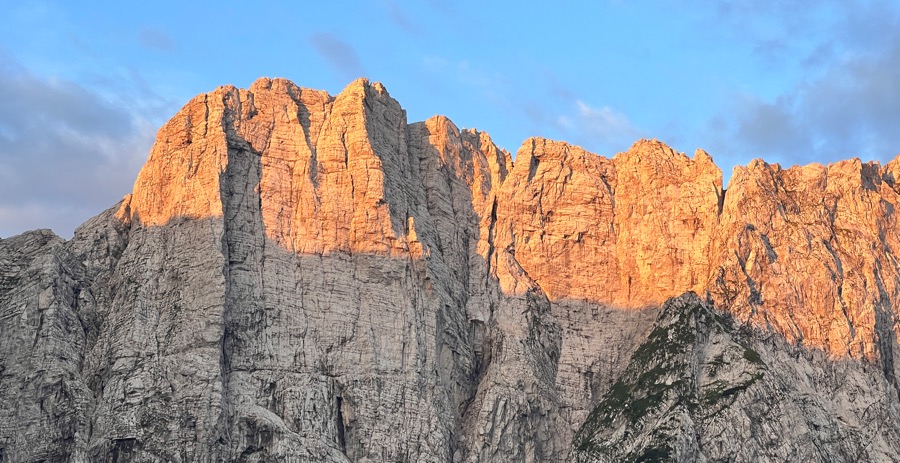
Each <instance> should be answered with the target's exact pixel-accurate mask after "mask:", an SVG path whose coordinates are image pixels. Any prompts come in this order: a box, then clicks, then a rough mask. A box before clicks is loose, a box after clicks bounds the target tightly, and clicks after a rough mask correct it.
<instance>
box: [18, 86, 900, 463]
mask: <svg viewBox="0 0 900 463" xmlns="http://www.w3.org/2000/svg"><path fill="white" fill-rule="evenodd" d="M898 171H900V162H898V161H897V160H895V161H892V162H890V163H888V164H887V165H884V166H881V165H879V164H877V163H861V162H860V161H859V160H858V159H853V160H848V161H843V162H839V163H835V164H832V165H829V166H821V165H817V164H812V165H809V166H804V167H793V168H790V169H782V168H781V167H780V166H778V165H777V164H775V165H772V164H767V163H765V162H763V161H754V162H752V163H751V164H750V165H749V166H746V167H737V168H735V171H734V173H733V175H732V180H731V183H730V185H729V188H728V190H727V192H726V191H725V190H724V189H723V187H722V174H721V171H720V170H719V168H718V167H716V165H715V164H714V163H713V161H712V158H711V157H710V156H709V155H708V154H706V153H705V152H703V151H699V150H698V151H697V153H696V154H695V155H694V156H693V158H689V157H687V156H685V155H684V154H682V153H678V152H675V151H673V150H672V149H670V148H669V147H667V146H665V145H664V144H662V143H660V142H657V141H648V140H641V141H638V142H637V143H635V144H634V146H632V147H631V149H629V150H628V151H626V152H623V153H619V154H617V155H615V156H614V157H612V158H605V157H601V156H598V155H595V154H592V153H588V152H585V151H584V150H582V149H581V148H578V147H576V146H572V145H568V144H566V143H563V142H556V141H550V140H545V139H540V138H532V139H529V140H526V141H525V143H524V144H523V145H522V147H521V148H520V149H519V151H518V153H517V154H516V156H515V160H514V161H513V158H512V156H511V155H510V154H509V153H508V152H506V151H504V150H503V149H501V148H499V147H497V146H496V145H495V144H494V143H493V142H492V141H491V139H490V137H489V136H488V135H487V134H485V133H483V132H478V131H475V130H467V129H463V130H460V129H459V128H457V127H456V126H455V125H454V124H453V123H452V122H450V121H449V120H447V119H446V118H444V117H440V116H436V117H433V118H431V119H429V120H427V121H425V122H417V123H412V124H409V123H408V122H407V120H406V115H405V112H404V111H403V109H402V108H401V107H400V105H399V104H398V103H397V102H396V101H395V100H393V99H392V98H391V97H390V96H389V95H388V93H387V91H386V90H385V88H384V87H383V86H382V85H381V84H377V83H374V84H373V83H369V82H368V81H366V80H357V81H355V82H353V83H352V84H350V85H349V86H348V87H347V88H346V89H345V90H344V91H342V92H341V93H340V94H338V95H337V96H331V95H329V94H327V93H325V92H322V91H316V90H309V89H304V88H300V87H298V86H296V85H294V84H293V83H291V82H289V81H286V80H283V79H275V80H270V79H260V80H258V81H256V82H255V83H254V84H253V85H252V86H251V87H250V88H249V89H246V90H244V89H237V88H234V87H230V86H228V87H220V88H219V89H217V90H215V91H214V92H211V93H208V94H204V95H200V96H198V97H196V98H194V99H193V100H191V101H190V102H188V103H187V104H186V105H185V106H184V108H182V109H181V111H179V112H178V114H176V115H175V116H174V117H173V118H172V119H171V120H170V121H169V122H168V123H166V124H165V126H163V127H162V129H160V131H159V134H158V136H157V141H156V144H155V145H154V147H153V149H152V151H151V153H150V155H149V158H148V160H147V163H146V165H145V166H144V168H143V170H142V171H141V173H140V174H139V176H138V179H137V181H136V182H135V185H134V190H133V192H132V194H130V195H128V196H126V197H125V198H124V199H123V200H122V201H121V202H120V203H119V204H117V205H115V206H113V207H112V208H111V209H109V210H107V211H106V212H103V213H101V214H100V215H98V216H97V217H95V218H93V219H91V220H89V221H88V222H87V223H85V224H84V225H82V226H81V227H80V228H79V229H78V230H77V231H76V232H75V236H74V237H73V238H72V239H71V240H69V241H65V240H62V239H60V238H59V237H57V236H56V235H54V234H53V233H52V232H50V231H47V230H41V231H34V232H28V233H24V234H22V235H19V236H15V237H11V238H6V239H2V240H0V461H2V462H4V463H5V462H26V461H27V462H30V461H46V462H82V461H109V462H124V461H141V462H163V461H165V462H195V461H203V462H206V461H216V462H219V461H240V462H269V461H279V462H320V461H326V462H364V461H379V462H380V461H406V462H511V461H516V462H518V461H526V462H532V461H534V462H536V461H540V462H562V461H584V462H587V461H597V462H619V461H648V462H649V461H678V462H695V461H709V462H712V461H731V462H743V461H747V462H782V461H804V462H858V461H885V462H888V461H897V459H898V458H900V394H898V386H897V377H898V371H900V370H898V369H900V366H898V364H897V362H895V359H896V358H897V354H898V344H897V331H898V326H897V317H898V302H900V264H898V259H897V256H896V255H895V250H896V249H900V240H898V238H900V229H898V222H897V219H896V218H895V216H894V214H895V210H894V208H895V206H896V205H897V204H898V200H900V196H898V190H900V186H898V185H897V184H896V183H895V179H897V178H898V177H897V174H898ZM667 301H668V302H667Z"/></svg>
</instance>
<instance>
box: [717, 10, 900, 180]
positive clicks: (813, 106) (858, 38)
mask: <svg viewBox="0 0 900 463" xmlns="http://www.w3.org/2000/svg"><path fill="white" fill-rule="evenodd" d="M871 3H872V4H868V3H867V4H866V6H865V7H860V8H856V7H852V8H851V7H849V6H848V7H842V9H841V10H840V12H842V13H841V14H840V18H841V19H840V20H839V21H838V22H837V23H835V24H834V25H832V26H831V29H830V30H831V31H832V33H831V34H829V37H830V38H829V39H828V40H826V41H823V42H822V43H820V44H818V45H817V46H814V47H813V48H812V52H811V53H810V54H809V56H808V57H807V59H806V60H805V61H804V62H803V63H802V64H803V65H804V66H810V67H814V68H815V69H816V72H814V73H810V74H809V77H807V78H806V79H804V80H801V81H798V82H796V83H795V84H794V85H792V86H791V87H789V88H787V89H785V90H784V91H782V92H781V94H780V95H779V96H777V97H774V98H764V97H761V96H757V95H753V94H747V93H746V92H743V93H738V94H736V95H735V96H734V98H732V100H731V102H730V104H729V105H727V107H725V108H723V109H722V111H721V113H720V114H719V115H717V116H716V117H715V118H714V119H713V121H712V122H711V123H710V128H711V130H710V133H711V139H713V141H714V144H715V145H716V146H713V149H714V150H722V151H724V152H731V153H734V154H735V155H736V156H737V157H738V158H741V159H739V161H740V162H744V161H746V160H747V159H749V158H750V157H760V156H761V157H764V158H766V159H767V160H773V161H782V162H786V161H787V160H790V162H791V163H793V162H800V163H806V162H813V161H820V162H829V161H834V160H837V159H843V158H847V157H850V156H859V157H861V158H864V159H880V160H887V159H890V158H893V157H894V156H896V155H897V153H900V112H898V111H897V108H900V92H898V91H897V88H898V87H897V83H898V82H900V32H898V31H900V12H898V9H897V8H896V7H894V8H890V7H888V5H885V4H882V3H880V2H871ZM873 5H874V6H881V7H883V8H873ZM844 8H845V9H846V11H844ZM844 13H846V14H844ZM873 31H874V34H873Z"/></svg>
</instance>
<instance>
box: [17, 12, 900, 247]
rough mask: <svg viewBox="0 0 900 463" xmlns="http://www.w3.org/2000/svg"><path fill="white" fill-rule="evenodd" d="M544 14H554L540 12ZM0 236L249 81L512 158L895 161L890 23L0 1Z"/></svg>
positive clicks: (895, 44)
mask: <svg viewBox="0 0 900 463" xmlns="http://www.w3.org/2000/svg"><path fill="white" fill-rule="evenodd" d="M554 3H555V4H554ZM3 11H4V16H5V18H4V26H3V27H2V28H0V237H9V236H11V235H15V234H18V233H21V232H23V231H26V230H30V229H36V228H52V229H53V230H54V231H55V232H56V233H57V234H59V235H60V236H62V237H64V238H69V237H71V236H72V233H73V231H74V229H75V227H76V226H78V225H79V224H81V223H82V222H84V221H85V220H87V219H88V218H90V217H91V216H93V215H96V214H98V213H100V212H102V211H103V210H105V209H107V208H109V207H111V206H112V205H114V204H115V203H116V202H117V201H119V199H121V197H122V196H124V195H125V194H127V193H129V192H130V191H131V188H132V185H133V182H134V179H135V178H136V175H137V172H138V170H139V169H140V167H141V166H142V165H143V163H144V161H145V160H146V158H147V154H148V153H149V150H150V147H151V146H152V144H153V140H154V137H155V133H156V131H157V130H158V128H159V127H160V126H161V125H162V124H163V123H164V122H165V121H166V120H167V119H168V118H170V117H172V116H173V115H174V114H175V113H176V112H177V111H178V109H179V108H180V107H181V106H182V105H183V104H185V103H186V102H187V101H188V100H189V99H190V98H191V97H193V96H194V95H197V94H199V93H203V92H208V91H212V90H214V89H215V88H216V87H217V86H219V85H224V84H233V85H236V86H238V87H243V88H246V87H248V86H249V85H250V84H251V83H252V82H253V81H254V80H256V79H257V78H258V77H262V76H267V77H285V78H288V79H290V80H292V81H294V82H295V83H296V84H298V85H300V86H302V87H308V88H316V89H324V90H327V91H328V92H329V93H331V94H333V95H334V94H337V93H339V92H340V91H341V89H342V88H344V87H345V86H346V85H347V84H348V83H350V82H351V81H352V80H354V79H355V78H357V77H367V78H369V79H370V80H372V81H378V82H382V83H383V84H384V85H385V86H386V87H387V89H388V91H389V92H390V94H391V96H393V97H394V98H395V99H397V100H398V101H399V102H400V104H401V105H402V106H403V107H404V109H406V111H407V116H408V118H409V121H410V122H414V121H420V120H424V119H427V118H428V117H431V116H432V115H435V114H443V115H446V116H447V117H449V118H450V119H451V120H453V121H454V122H455V123H456V124H457V125H458V126H459V127H466V128H477V129H478V130H481V131H485V132H487V133H489V134H490V135H491V137H492V138H493V139H494V141H495V142H496V143H497V144H498V145H500V146H501V147H503V148H506V149H507V150H509V151H511V152H512V153H515V152H516V150H517V149H518V147H519V146H520V144H521V143H522V141H523V140H525V139H526V138H528V137H531V136H542V137H547V138H552V139H558V140H565V141H568V142H570V143H573V144H577V145H580V146H582V147H584V148H585V149H587V150H589V151H592V152H595V153H597V154H599V155H602V156H607V157H612V156H614V155H615V153H617V152H621V151H624V150H626V149H628V147H629V146H630V145H631V144H632V143H633V142H634V141H636V140H637V139H639V138H656V139H659V140H661V141H663V142H665V143H667V144H669V145H670V146H672V147H673V148H675V149H676V150H678V151H682V152H686V153H687V154H688V155H693V152H694V150H695V149H697V148H703V149H705V150H706V151H708V152H709V153H710V154H711V155H712V156H713V158H714V159H715V160H716V163H717V164H718V165H719V167H721V168H722V170H723V172H724V174H725V178H726V181H727V179H728V178H729V177H730V172H731V170H732V168H733V167H734V166H735V165H744V164H747V163H748V162H749V161H750V160H752V159H754V158H759V157H761V158H763V159H765V160H766V161H768V162H771V163H775V162H778V163H781V164H782V166H784V167H788V166H791V165H794V164H807V163H810V162H822V163H826V162H831V161H836V160H840V159H846V158H851V157H860V158H861V159H863V160H864V161H868V160H876V161H880V162H886V161H889V160H891V159H893V158H894V157H896V156H897V155H898V154H900V2H897V1H849V0H841V1H836V0H816V1H812V0H793V1H786V0H785V1H776V0H732V1H712V0H693V1H687V0H683V1H682V0H658V1H639V0H638V1H614V0H609V1H607V0H595V1H584V2H580V1H565V0H563V1H560V2H546V1H542V2H537V1H527V0H521V1H517V2H506V1H495V2H483V1H480V2H474V1H454V2H451V1H440V0H420V1H415V2H413V1H409V2H403V1H400V0H370V1H365V2H362V1H339V0H329V1H319V2H297V1H295V2H287V1H284V2H281V1H269V2H256V3H255V4H251V2H231V1H218V2H202V1H190V2H188V1H178V2H171V1H155V2H121V1H118V2H103V1H90V2H71V1H41V0H36V1H29V2H7V3H6V5H4V6H3Z"/></svg>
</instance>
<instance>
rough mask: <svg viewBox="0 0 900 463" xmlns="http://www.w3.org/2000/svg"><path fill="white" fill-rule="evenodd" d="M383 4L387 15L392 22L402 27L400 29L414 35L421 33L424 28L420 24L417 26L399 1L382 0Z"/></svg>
mask: <svg viewBox="0 0 900 463" xmlns="http://www.w3.org/2000/svg"><path fill="white" fill-rule="evenodd" d="M381 4H382V5H383V6H384V9H385V10H386V12H387V16H388V18H389V19H390V20H391V22H393V23H394V24H396V25H397V26H398V27H400V29H403V30H404V31H406V32H408V33H410V34H413V35H420V34H421V33H422V30H421V29H420V28H419V26H417V25H416V23H415V22H413V21H412V20H410V19H409V16H407V14H406V11H404V10H403V8H402V7H401V6H400V5H398V4H397V2H395V1H393V0H382V2H381Z"/></svg>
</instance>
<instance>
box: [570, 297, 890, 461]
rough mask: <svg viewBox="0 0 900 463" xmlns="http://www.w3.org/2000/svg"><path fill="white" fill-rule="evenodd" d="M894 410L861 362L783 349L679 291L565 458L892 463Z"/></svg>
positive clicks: (779, 341)
mask: <svg viewBox="0 0 900 463" xmlns="http://www.w3.org/2000/svg"><path fill="white" fill-rule="evenodd" d="M822 391H828V392H827V393H822ZM898 413H900V408H898V403H897V390H896V389H895V387H894V386H893V385H892V384H891V383H890V382H889V381H887V380H886V379H885V378H883V377H880V376H879V375H877V374H876V375H873V374H872V371H871V368H867V366H866V365H865V364H860V363H855V362H848V361H842V362H833V361H830V360H829V359H828V358H827V356H826V355H825V354H824V353H823V352H821V351H810V350H804V349H802V348H799V347H797V346H791V345H789V344H788V343H787V342H785V340H784V339H783V338H779V337H775V336H772V335H770V334H769V335H767V334H765V333H763V332H760V331H758V330H754V329H751V328H749V327H748V326H747V325H740V324H738V323H736V322H735V321H734V320H733V319H732V318H731V317H730V316H728V315H723V314H721V313H718V312H716V311H715V310H714V308H713V307H712V306H711V305H709V304H708V303H706V302H703V301H701V300H700V299H699V298H698V297H697V296H696V295H695V294H693V293H687V294H685V295H684V296H681V297H678V298H673V299H670V300H669V301H668V302H666V304H665V306H664V307H663V310H662V312H661V313H660V315H659V318H658V319H657V321H656V323H655V325H654V328H653V330H652V331H651V333H650V335H649V336H648V337H647V338H646V340H645V341H644V342H643V343H642V344H641V345H640V347H638V348H637V350H636V351H635V352H634V355H633V356H632V358H631V361H630V363H629V365H628V367H626V369H625V372H624V373H623V374H622V376H621V377H620V378H619V379H618V380H617V381H616V382H615V384H613V385H612V386H611V387H610V388H609V390H608V391H607V392H606V393H605V394H604V395H603V397H602V398H601V400H600V401H599V403H598V405H597V406H596V407H595V408H594V410H593V411H592V412H591V414H590V415H589V416H588V418H587V420H585V423H584V424H583V425H582V426H581V428H580V429H579V432H578V435H577V436H576V438H575V441H574V452H573V460H574V461H580V462H606V461H609V462H612V461H679V462H705V461H733V462H750V461H754V462H784V461H809V462H848V463H849V462H857V461H870V462H876V461H877V462H890V461H895V460H896V457H897V446H896V443H897V439H898V437H900V420H898V419H897V418H896V417H897V416H898Z"/></svg>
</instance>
